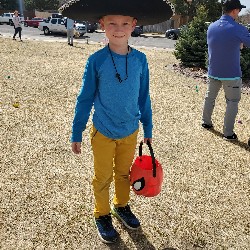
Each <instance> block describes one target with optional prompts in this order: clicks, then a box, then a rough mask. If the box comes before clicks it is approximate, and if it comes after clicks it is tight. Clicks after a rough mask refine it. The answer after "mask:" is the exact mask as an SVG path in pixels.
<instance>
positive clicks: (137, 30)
mask: <svg viewBox="0 0 250 250" xmlns="http://www.w3.org/2000/svg"><path fill="white" fill-rule="evenodd" d="M141 34H143V29H142V26H135V29H134V31H133V32H132V33H131V36H133V37H136V36H140V35H141Z"/></svg>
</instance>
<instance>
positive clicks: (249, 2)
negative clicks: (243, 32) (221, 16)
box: [240, 0, 250, 14]
mask: <svg viewBox="0 0 250 250" xmlns="http://www.w3.org/2000/svg"><path fill="white" fill-rule="evenodd" d="M240 3H241V4H242V5H245V6H246V9H242V11H241V13H242V14H244V12H245V11H246V10H247V9H250V0H240Z"/></svg>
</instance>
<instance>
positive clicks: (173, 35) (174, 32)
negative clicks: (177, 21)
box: [165, 25, 186, 40]
mask: <svg viewBox="0 0 250 250" xmlns="http://www.w3.org/2000/svg"><path fill="white" fill-rule="evenodd" d="M185 27H186V25H183V26H181V27H180V28H177V29H169V30H167V31H166V33H165V37H167V38H168V39H172V40H176V39H178V38H179V36H180V33H181V30H182V29H185Z"/></svg>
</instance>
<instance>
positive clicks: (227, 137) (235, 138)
mask: <svg viewBox="0 0 250 250" xmlns="http://www.w3.org/2000/svg"><path fill="white" fill-rule="evenodd" d="M223 139H224V140H227V141H236V140H237V139H238V137H237V135H236V134H235V133H233V135H230V136H225V135H223Z"/></svg>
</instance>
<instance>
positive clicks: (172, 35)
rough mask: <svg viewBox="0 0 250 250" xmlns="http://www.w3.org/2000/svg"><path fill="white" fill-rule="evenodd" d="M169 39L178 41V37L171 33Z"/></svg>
mask: <svg viewBox="0 0 250 250" xmlns="http://www.w3.org/2000/svg"><path fill="white" fill-rule="evenodd" d="M168 38H169V39H172V40H176V39H177V36H176V34H175V33H174V32H170V33H169V34H168Z"/></svg>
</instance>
